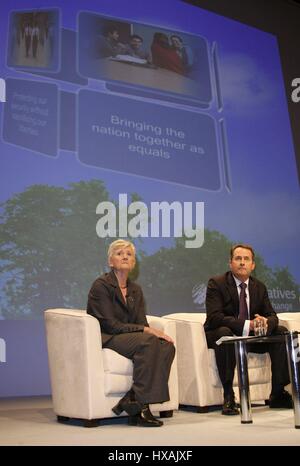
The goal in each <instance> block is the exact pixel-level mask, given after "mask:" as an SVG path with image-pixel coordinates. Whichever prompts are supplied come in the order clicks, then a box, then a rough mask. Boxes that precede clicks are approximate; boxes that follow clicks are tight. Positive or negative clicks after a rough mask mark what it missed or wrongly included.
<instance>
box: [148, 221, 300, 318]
mask: <svg viewBox="0 0 300 466" xmlns="http://www.w3.org/2000/svg"><path fill="white" fill-rule="evenodd" d="M232 244H233V243H232V242H230V241H229V240H228V239H227V238H226V237H225V236H224V235H222V234H221V233H219V232H217V231H211V230H205V240H204V244H203V246H202V247H201V248H199V249H186V248H185V247H184V238H180V239H178V240H177V241H176V242H175V246H174V247H172V248H169V249H166V248H161V249H160V250H159V251H157V252H156V253H155V254H153V255H152V256H146V255H143V256H142V257H141V266H140V270H141V273H140V277H139V282H140V283H141V285H142V286H143V289H144V292H145V296H146V301H147V306H148V312H150V313H151V314H156V315H163V314H167V313H172V312H195V311H196V310H204V299H205V286H206V285H207V282H208V279H209V278H210V277H212V276H214V275H220V274H222V273H224V272H225V271H226V270H228V269H229V253H230V248H231V246H232ZM255 262H256V269H255V271H254V273H253V275H255V276H256V277H257V278H258V279H259V280H262V281H263V282H264V283H265V284H266V286H267V288H268V289H269V288H274V287H279V288H282V289H283V290H294V293H295V294H294V295H295V296H298V295H299V286H298V285H297V283H296V282H295V280H294V279H293V277H292V275H291V274H290V273H289V272H288V270H287V269H275V272H273V271H272V269H271V268H269V267H268V266H267V265H266V264H265V262H264V260H263V258H262V257H261V256H260V255H259V254H256V257H255ZM271 298H272V296H271Z"/></svg>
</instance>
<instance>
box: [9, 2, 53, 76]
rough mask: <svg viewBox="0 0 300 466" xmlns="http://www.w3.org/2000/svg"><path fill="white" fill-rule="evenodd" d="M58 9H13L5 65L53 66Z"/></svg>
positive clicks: (48, 68)
mask: <svg viewBox="0 0 300 466" xmlns="http://www.w3.org/2000/svg"><path fill="white" fill-rule="evenodd" d="M57 47H58V11H56V10H53V11H40V10H31V11H26V12H13V13H12V14H11V17H10V26H9V43H8V56H7V64H8V66H12V67H26V68H27V67H29V68H33V69H45V70H51V69H53V70H55V69H56V68H57V64H58V63H57V55H58V53H57Z"/></svg>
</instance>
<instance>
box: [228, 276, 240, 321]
mask: <svg viewBox="0 0 300 466" xmlns="http://www.w3.org/2000/svg"><path fill="white" fill-rule="evenodd" d="M227 288H228V291H229V293H230V296H231V299H232V303H233V309H232V311H233V314H234V315H236V316H238V315H239V294H238V290H237V287H236V283H235V281H234V278H233V275H232V273H231V272H229V274H228V277H227Z"/></svg>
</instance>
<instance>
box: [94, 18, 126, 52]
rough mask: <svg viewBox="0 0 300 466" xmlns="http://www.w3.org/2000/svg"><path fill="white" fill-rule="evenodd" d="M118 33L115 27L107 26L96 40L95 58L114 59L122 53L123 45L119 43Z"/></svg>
mask: <svg viewBox="0 0 300 466" xmlns="http://www.w3.org/2000/svg"><path fill="white" fill-rule="evenodd" d="M119 37H120V34H119V31H118V29H117V27H116V26H114V25H111V24H109V25H108V26H107V27H106V28H105V29H104V31H103V35H101V36H100V37H97V40H96V58H107V57H115V56H116V55H119V54H120V53H124V51H125V45H124V44H122V42H120V41H119Z"/></svg>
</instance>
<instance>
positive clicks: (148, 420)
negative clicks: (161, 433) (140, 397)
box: [128, 405, 163, 427]
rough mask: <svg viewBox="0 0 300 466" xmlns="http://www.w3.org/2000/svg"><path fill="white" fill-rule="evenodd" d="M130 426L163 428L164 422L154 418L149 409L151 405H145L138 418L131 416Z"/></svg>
mask: <svg viewBox="0 0 300 466" xmlns="http://www.w3.org/2000/svg"><path fill="white" fill-rule="evenodd" d="M128 424H129V425H130V426H140V427H161V426H162V425H163V422H162V421H160V420H159V419H156V418H155V417H154V416H153V414H152V413H151V411H150V409H149V405H143V407H142V410H141V412H140V413H139V414H137V415H136V416H129V419H128Z"/></svg>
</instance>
